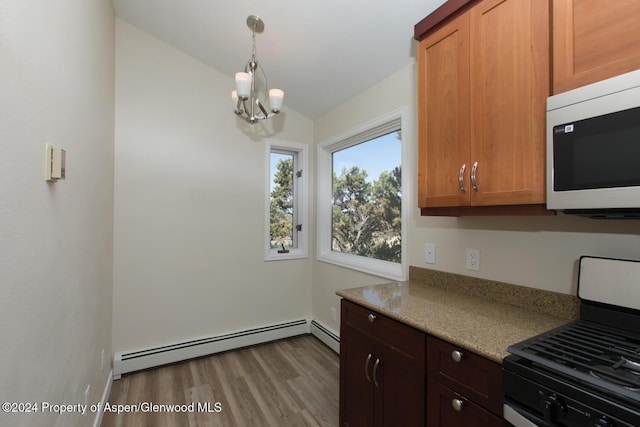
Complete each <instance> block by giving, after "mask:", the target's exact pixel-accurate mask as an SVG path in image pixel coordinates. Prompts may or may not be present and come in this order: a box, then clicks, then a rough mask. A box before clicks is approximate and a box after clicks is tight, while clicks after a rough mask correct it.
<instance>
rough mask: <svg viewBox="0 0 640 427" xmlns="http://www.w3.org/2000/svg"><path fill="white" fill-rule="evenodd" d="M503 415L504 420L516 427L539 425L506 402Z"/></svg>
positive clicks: (536, 426) (534, 426)
mask: <svg viewBox="0 0 640 427" xmlns="http://www.w3.org/2000/svg"><path fill="white" fill-rule="evenodd" d="M503 416H504V420H505V421H508V422H509V423H511V425H512V426H514V427H538V425H537V424H535V423H533V422H531V421H529V419H528V418H526V417H524V416H523V415H521V414H520V413H519V412H518V411H517V410H515V409H514V408H512V407H511V406H510V405H508V404H506V403H505V404H504V407H503Z"/></svg>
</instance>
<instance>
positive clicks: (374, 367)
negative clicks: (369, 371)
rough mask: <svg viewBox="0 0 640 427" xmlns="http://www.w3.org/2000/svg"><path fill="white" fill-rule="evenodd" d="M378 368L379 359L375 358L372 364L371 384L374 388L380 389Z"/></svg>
mask: <svg viewBox="0 0 640 427" xmlns="http://www.w3.org/2000/svg"><path fill="white" fill-rule="evenodd" d="M378 366H380V358H379V357H378V358H376V363H374V364H373V383H374V384H375V385H376V387H378V388H380V382H379V381H378Z"/></svg>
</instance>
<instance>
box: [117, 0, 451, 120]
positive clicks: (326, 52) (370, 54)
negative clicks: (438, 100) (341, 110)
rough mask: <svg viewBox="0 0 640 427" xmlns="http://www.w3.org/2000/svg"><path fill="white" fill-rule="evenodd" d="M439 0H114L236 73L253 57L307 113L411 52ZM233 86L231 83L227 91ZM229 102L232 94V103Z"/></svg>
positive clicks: (134, 17)
mask: <svg viewBox="0 0 640 427" xmlns="http://www.w3.org/2000/svg"><path fill="white" fill-rule="evenodd" d="M442 3H444V0H315V1H312V0H297V1H296V0H260V1H258V0H113V4H114V7H115V11H116V14H117V16H118V17H119V18H121V19H122V20H124V21H126V22H128V23H130V24H132V25H134V26H136V27H138V28H140V29H142V30H143V31H145V32H147V33H149V34H151V35H153V36H155V37H157V38H159V39H161V40H163V41H165V42H166V43H169V44H171V45H173V46H175V47H177V48H179V49H181V50H183V51H185V52H187V53H188V54H190V55H192V56H194V57H196V58H198V59H199V60H200V61H202V62H204V63H206V64H208V65H210V66H211V67H213V68H215V69H217V70H219V71H221V72H222V73H224V74H226V75H228V76H230V77H233V75H234V73H235V72H237V71H242V70H243V69H244V66H245V64H246V62H247V61H248V60H249V59H250V57H251V30H249V28H248V27H247V25H246V20H247V16H249V15H257V16H259V17H260V18H262V19H263V21H264V23H265V30H264V32H263V33H262V34H257V35H256V44H257V57H258V60H259V61H260V63H261V64H262V67H263V68H264V70H265V72H266V74H267V77H268V79H269V86H270V87H271V88H281V89H283V90H284V91H285V99H284V102H285V105H286V106H288V107H290V108H292V109H294V110H295V111H297V112H299V113H301V114H303V115H305V116H307V117H309V118H312V119H315V118H317V117H318V116H320V115H321V114H323V113H325V112H327V111H329V110H331V109H332V108H334V107H336V106H338V105H340V104H342V103H343V102H345V101H347V100H348V99H350V98H352V97H353V96H354V95H356V94H357V93H359V92H361V91H362V90H364V89H366V88H367V87H369V86H371V85H373V84H374V83H376V82H378V81H380V80H382V79H383V78H385V77H386V76H388V75H390V74H392V73H393V72H395V71H397V70H398V69H400V68H402V67H403V66H405V65H407V64H409V63H411V62H412V61H413V60H414V58H415V47H416V44H415V41H414V40H413V26H414V25H415V24H416V23H417V22H419V21H420V20H421V19H422V18H424V17H425V16H426V15H428V14H429V13H430V12H431V11H433V10H434V9H436V8H437V7H438V6H440V5H441V4H442ZM232 89H233V83H230V87H229V93H231V90H232ZM229 105H230V107H229V108H231V102H230V103H229Z"/></svg>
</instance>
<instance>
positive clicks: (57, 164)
mask: <svg viewBox="0 0 640 427" xmlns="http://www.w3.org/2000/svg"><path fill="white" fill-rule="evenodd" d="M66 157H67V152H66V151H65V150H64V149H62V148H60V147H56V146H55V145H52V144H47V145H46V148H45V169H44V179H45V180H47V181H57V180H59V179H64V178H65V174H66V167H67V165H66V163H67V159H66Z"/></svg>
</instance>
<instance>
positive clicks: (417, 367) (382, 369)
mask: <svg viewBox="0 0 640 427" xmlns="http://www.w3.org/2000/svg"><path fill="white" fill-rule="evenodd" d="M424 360H425V335H424V333H423V332H421V331H418V330H417V329H414V328H411V327H409V326H407V325H404V324H402V323H400V322H398V321H396V320H393V319H390V318H388V317H385V316H383V315H380V314H378V313H376V312H373V311H370V310H367V309H365V308H364V307H361V306H358V305H356V304H353V303H351V302H348V301H345V300H343V301H342V323H341V326H340V425H341V426H349V427H370V426H390V427H391V426H393V427H395V426H405V427H412V426H415V427H418V426H419V427H422V426H424V425H425V418H424V417H425V402H424V396H425V384H426V383H425V367H424Z"/></svg>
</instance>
